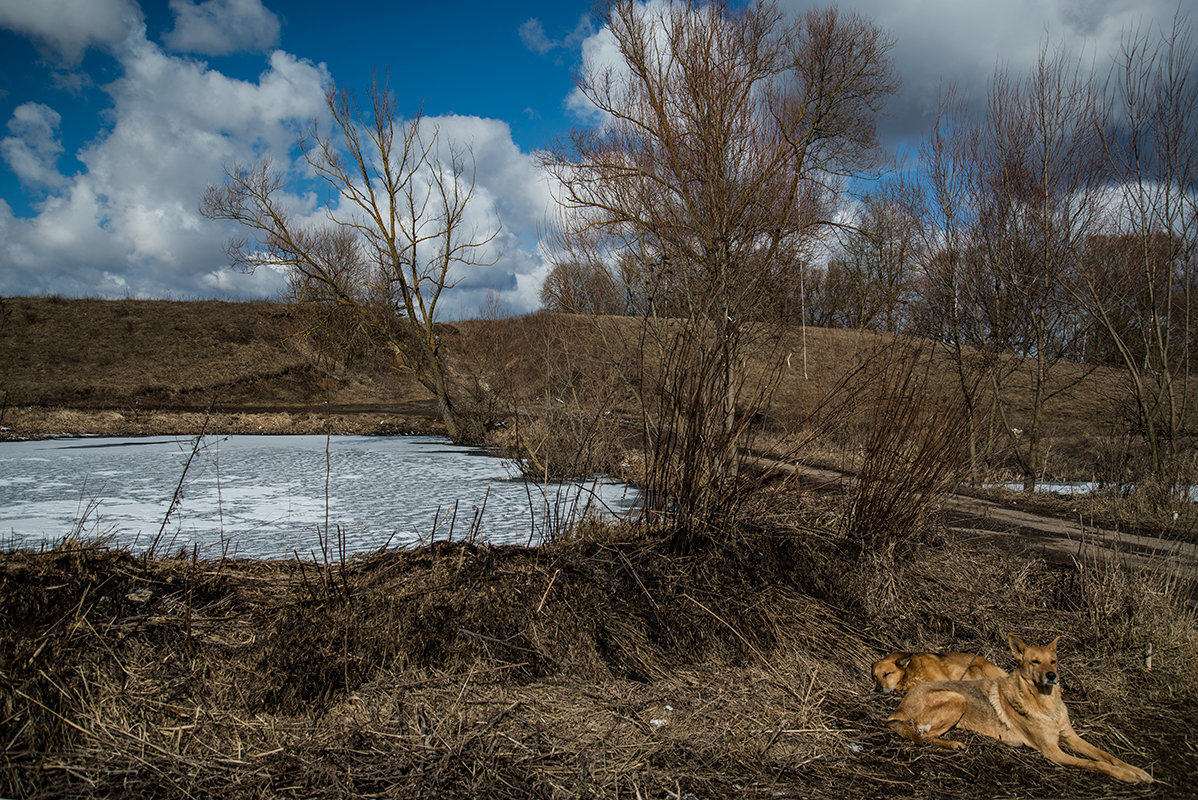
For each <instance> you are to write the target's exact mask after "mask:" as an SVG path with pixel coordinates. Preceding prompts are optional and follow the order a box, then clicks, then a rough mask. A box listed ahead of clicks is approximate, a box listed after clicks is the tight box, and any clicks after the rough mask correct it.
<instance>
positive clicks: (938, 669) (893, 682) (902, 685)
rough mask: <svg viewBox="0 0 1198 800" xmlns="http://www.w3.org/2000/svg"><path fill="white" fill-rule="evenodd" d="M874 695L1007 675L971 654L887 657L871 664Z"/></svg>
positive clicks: (922, 654) (926, 654)
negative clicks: (927, 684) (927, 685)
mask: <svg viewBox="0 0 1198 800" xmlns="http://www.w3.org/2000/svg"><path fill="white" fill-rule="evenodd" d="M873 673H874V691H875V692H885V693H887V694H889V693H891V692H905V691H907V690H908V689H910V688H911V687H912V686H914V685H915V684H917V683H923V682H925V681H976V680H979V679H981V678H1001V677H1003V676H1004V675H1006V674H1007V673H1006V672H1004V671H1003V670H1001V669H999V668H998V667H996V666H995V665H994V664H992V663H991V662H989V661H987V660H986V659H984V658H982V657H981V656H977V655H974V654H973V653H944V654H937V653H891V654H890V655H888V656H886V657H884V658H881V659H879V660H878V661H875V662H874V666H873Z"/></svg>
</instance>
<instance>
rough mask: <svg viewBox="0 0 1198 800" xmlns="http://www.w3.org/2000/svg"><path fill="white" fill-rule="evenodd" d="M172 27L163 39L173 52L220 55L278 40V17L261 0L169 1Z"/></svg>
mask: <svg viewBox="0 0 1198 800" xmlns="http://www.w3.org/2000/svg"><path fill="white" fill-rule="evenodd" d="M170 6H171V11H172V12H173V13H174V15H175V27H174V28H172V29H171V30H170V31H168V32H167V33H166V35H165V36H164V37H163V41H164V43H165V44H166V46H167V47H168V48H169V49H171V50H174V51H176V52H181V53H200V54H202V55H210V56H220V55H228V54H229V53H240V52H260V51H265V50H268V49H269V48H271V47H273V46H274V45H275V43H276V42H277V41H278V39H279V18H278V17H276V16H275V15H274V14H273V13H272V12H271V11H269V10H267V9H266V8H264V7H263V6H262V3H261V0H204V2H194V1H193V0H171V2H170Z"/></svg>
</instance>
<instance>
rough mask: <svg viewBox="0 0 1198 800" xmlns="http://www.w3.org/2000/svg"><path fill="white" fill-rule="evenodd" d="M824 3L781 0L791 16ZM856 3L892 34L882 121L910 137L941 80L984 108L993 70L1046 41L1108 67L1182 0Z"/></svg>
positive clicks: (1022, 63)
mask: <svg viewBox="0 0 1198 800" xmlns="http://www.w3.org/2000/svg"><path fill="white" fill-rule="evenodd" d="M824 5H825V4H824V3H818V2H814V0H783V7H784V9H785V10H787V11H788V12H789V13H792V14H793V13H801V12H802V11H805V10H807V9H808V8H812V7H823V6H824ZM1183 5H1184V4H1183ZM852 8H853V9H854V10H856V11H859V12H861V13H862V15H863V16H865V17H866V18H867V19H870V20H872V21H873V22H874V23H876V24H877V25H879V26H880V27H882V28H883V29H885V30H887V31H888V32H889V33H890V34H891V35H892V36H893V38H894V40H895V46H894V49H893V51H892V55H893V58H894V62H895V67H896V70H897V72H898V74H899V75H900V76H901V77H902V81H903V85H902V88H901V89H900V92H899V95H898V96H897V97H896V98H895V99H894V100H893V101H892V102H891V103H890V105H889V108H888V111H889V114H890V116H889V117H888V118H887V119H884V120H883V121H882V124H883V126H884V127H885V128H886V132H888V133H889V134H890V135H891V136H892V137H895V138H909V137H914V136H919V135H921V134H922V133H923V131H924V129H925V127H926V126H927V125H928V124H930V121H931V119H932V117H933V115H934V113H935V109H936V103H937V98H938V95H939V92H940V89H941V86H942V85H944V86H947V85H948V84H949V83H950V82H951V83H955V84H957V86H958V89H959V94H960V96H961V97H962V98H963V99H964V100H965V101H966V102H968V103H970V104H971V105H972V106H974V107H975V108H978V109H980V108H981V107H982V104H983V103H984V102H985V96H986V86H987V83H988V82H989V80H990V78H991V76H992V75H993V74H994V70H995V68H996V67H999V66H1004V67H1006V68H1008V69H1009V70H1010V71H1011V72H1012V74H1015V75H1019V74H1022V73H1023V72H1025V71H1026V70H1027V69H1028V68H1029V67H1031V65H1032V64H1033V63H1034V62H1035V61H1036V58H1037V57H1038V55H1039V53H1040V48H1041V46H1042V44H1043V43H1044V42H1045V41H1047V42H1048V43H1050V44H1053V45H1056V44H1064V45H1066V46H1067V47H1068V48H1069V50H1070V51H1071V52H1072V53H1073V54H1074V55H1075V56H1079V57H1083V58H1084V59H1085V63H1086V64H1087V65H1088V64H1089V63H1091V61H1093V63H1094V65H1095V67H1096V68H1097V69H1098V70H1099V71H1100V72H1102V73H1105V71H1106V69H1107V68H1108V67H1109V65H1110V59H1111V56H1112V55H1114V54H1115V53H1116V52H1117V51H1118V49H1119V43H1120V39H1121V37H1122V35H1123V32H1124V30H1126V29H1128V28H1131V27H1134V26H1136V25H1138V24H1140V23H1143V24H1144V25H1145V26H1152V25H1166V26H1167V24H1168V22H1169V21H1170V20H1172V18H1173V15H1174V13H1176V12H1177V10H1178V5H1177V2H1176V0H1095V1H1094V2H1081V1H1080V0H1009V1H1008V2H1002V3H963V2H960V0H920V2H918V3H915V2H894V1H893V0H857V1H856V2H854V3H853V5H852Z"/></svg>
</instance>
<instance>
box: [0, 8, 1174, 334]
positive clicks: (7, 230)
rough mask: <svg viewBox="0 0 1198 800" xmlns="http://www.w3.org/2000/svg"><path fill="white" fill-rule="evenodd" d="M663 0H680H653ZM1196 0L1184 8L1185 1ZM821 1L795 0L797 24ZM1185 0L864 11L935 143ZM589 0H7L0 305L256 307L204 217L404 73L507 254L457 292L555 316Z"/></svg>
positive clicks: (459, 305)
mask: <svg viewBox="0 0 1198 800" xmlns="http://www.w3.org/2000/svg"><path fill="white" fill-rule="evenodd" d="M654 1H655V2H659V1H661V0H654ZM1191 1H1192V0H1187V1H1186V2H1183V4H1182V10H1183V11H1185V10H1188V9H1186V6H1187V5H1188V4H1189V2H1191ZM812 5H815V4H813V3H811V2H809V1H808V0H783V2H782V7H783V9H784V10H785V11H787V12H788V13H795V12H797V11H801V10H803V9H805V8H808V7H810V6H812ZM1177 7H1178V6H1177V4H1176V2H1174V1H1173V0H1036V1H1035V2H1033V0H1004V2H1000V3H992V2H988V1H987V2H978V3H974V2H965V1H964V0H860V1H859V2H857V3H855V4H842V8H856V9H858V10H860V11H862V12H863V13H864V14H865V15H866V16H868V17H870V18H871V19H873V20H874V21H875V22H876V23H878V24H879V25H881V26H882V27H884V28H886V29H887V30H889V31H890V32H891V34H892V35H893V37H894V40H895V48H894V59H895V63H896V67H897V69H898V72H899V73H900V75H901V76H902V79H903V88H902V90H901V92H900V94H899V96H898V97H896V98H895V100H894V102H892V103H891V105H890V108H889V109H888V115H887V117H886V118H885V120H884V121H883V128H882V132H883V135H884V138H885V140H886V142H887V144H889V145H890V146H891V147H895V148H901V147H903V146H906V147H908V148H909V147H910V146H911V145H912V143H913V142H915V141H917V139H918V136H919V135H920V133H921V132H922V130H923V127H924V125H926V124H927V122H928V120H929V119H930V115H931V113H932V111H933V110H934V107H935V100H936V95H937V92H938V91H939V88H940V86H941V84H942V81H948V80H951V81H955V82H956V83H957V84H959V86H960V88H961V90H962V92H963V94H964V95H965V96H966V98H967V99H969V100H971V101H973V102H974V103H975V104H976V103H979V102H980V101H981V99H982V98H983V97H984V91H985V83H986V80H987V79H988V78H989V76H990V74H991V73H992V72H993V70H994V68H995V66H997V65H1000V64H1001V65H1006V66H1008V67H1010V68H1011V69H1012V70H1013V71H1015V72H1018V71H1019V70H1020V69H1022V67H1023V66H1025V65H1027V64H1030V63H1031V61H1032V60H1033V59H1034V58H1035V56H1036V54H1037V52H1038V50H1039V48H1040V44H1041V42H1042V41H1043V40H1044V37H1045V36H1046V35H1047V36H1049V37H1050V38H1052V39H1053V40H1054V41H1058V42H1062V43H1064V44H1066V45H1068V46H1069V47H1071V48H1073V49H1074V50H1076V51H1080V52H1084V53H1086V54H1089V55H1090V56H1092V57H1093V58H1094V59H1095V61H1096V62H1097V63H1099V64H1104V63H1106V61H1107V60H1109V57H1110V54H1111V53H1113V52H1114V50H1115V49H1116V48H1117V47H1118V43H1119V37H1120V35H1121V33H1122V31H1123V30H1124V29H1125V28H1126V27H1127V26H1128V25H1130V24H1136V23H1137V22H1138V23H1143V24H1155V23H1162V24H1163V23H1167V22H1168V21H1169V20H1170V19H1171V18H1172V16H1173V13H1174V12H1175V11H1176V9H1177ZM590 9H591V3H590V2H589V0H584V1H583V2H576V1H575V0H567V1H566V2H552V3H547V2H546V3H513V2H495V1H494V0H489V1H488V2H476V0H465V1H464V2H463V1H459V2H452V3H431V2H421V3H409V2H368V1H367V0H340V2H337V3H334V4H330V3H328V2H327V0H325V2H311V1H310V0H287V1H286V2H283V0H0V158H2V161H0V294H9V295H12V294H48V293H61V294H63V295H66V296H105V297H126V296H130V297H178V298H196V297H256V296H271V295H272V294H275V293H277V292H278V290H279V288H280V283H279V279H278V276H276V275H268V274H262V272H261V271H260V272H259V274H255V275H253V276H247V275H242V274H240V273H234V272H231V271H230V270H228V269H227V268H226V266H225V258H224V255H223V251H222V247H221V244H222V242H223V241H224V240H225V239H227V238H228V236H229V235H230V233H231V231H230V230H229V229H228V228H226V227H223V226H221V225H218V224H217V223H213V222H210V221H208V220H204V219H203V218H202V217H200V216H199V214H198V211H197V205H198V202H199V197H200V194H201V193H202V191H203V189H204V187H205V186H207V185H208V184H210V183H213V182H217V181H219V180H220V179H221V170H222V167H223V165H224V164H227V163H230V162H231V161H233V160H235V159H242V160H245V159H249V158H252V157H254V156H256V155H262V154H265V153H269V154H274V155H275V156H276V157H286V153H287V152H288V150H289V149H290V147H291V145H292V144H293V143H294V141H295V136H296V134H297V133H298V131H299V130H300V129H301V128H302V127H303V126H304V125H306V124H307V123H309V122H310V121H311V120H312V119H313V118H314V117H315V116H317V115H319V114H320V113H321V103H322V95H323V91H324V88H325V87H326V86H328V85H329V84H330V82H335V83H336V84H337V85H338V86H348V87H351V88H358V89H361V88H364V87H366V86H368V85H369V82H370V79H371V75H372V73H373V72H374V71H375V70H379V71H380V72H381V71H387V70H389V71H390V76H391V86H392V88H393V89H394V90H395V91H396V93H397V95H398V99H399V104H400V108H401V110H404V111H412V110H415V109H416V108H418V107H420V106H421V104H423V107H424V112H425V114H426V116H428V117H431V118H434V119H435V120H436V121H437V123H438V125H439V126H440V127H441V128H442V130H443V131H445V132H447V133H448V134H449V135H451V136H453V137H454V138H456V139H458V140H462V141H466V142H469V143H470V144H471V145H472V147H473V150H474V154H475V158H476V160H477V164H478V182H479V187H480V190H481V191H480V195H479V197H480V203H481V204H483V205H484V206H485V208H484V210H485V211H487V213H489V214H492V215H494V216H497V217H498V218H499V219H502V221H503V226H504V230H503V234H502V237H501V239H502V241H500V242H498V244H500V245H502V253H503V255H502V258H501V259H500V261H499V263H497V264H496V265H495V266H494V267H491V268H489V269H487V270H485V271H483V272H481V273H480V274H479V275H478V276H476V277H474V278H472V280H470V281H469V282H467V283H466V284H464V285H463V286H462V288H461V289H459V290H458V291H457V292H456V293H455V297H454V299H453V302H452V303H451V307H450V309H449V312H450V314H451V315H464V314H469V313H471V312H472V311H474V310H476V309H477V308H478V307H479V306H480V305H481V303H482V301H483V299H484V296H485V294H486V293H487V292H488V291H493V292H496V293H498V295H499V297H500V299H501V300H503V302H505V303H506V304H507V305H508V306H509V307H510V308H511V309H512V310H514V311H527V310H531V309H532V308H534V307H535V306H536V294H537V290H538V288H539V285H540V281H541V280H542V279H543V277H544V274H545V270H546V264H545V260H544V257H543V255H542V253H541V252H540V250H539V248H538V247H537V231H538V228H539V227H540V226H541V224H542V223H543V220H544V214H545V212H546V206H547V202H548V189H547V186H546V184H545V181H544V179H543V176H542V175H541V174H540V173H539V172H538V170H537V169H536V164H535V153H536V150H537V149H538V148H541V147H543V146H545V145H546V144H547V143H548V142H550V141H551V140H552V139H553V138H554V137H558V136H564V135H566V134H567V133H568V131H569V129H570V127H571V126H572V125H578V124H583V123H584V122H585V117H581V116H577V115H576V113H575V110H572V108H571V105H570V102H569V101H570V93H571V89H572V87H573V76H574V74H575V71H576V70H577V69H578V68H579V67H580V65H581V63H582V54H583V52H584V50H588V51H595V45H596V44H597V43H598V42H599V41H600V39H598V38H597V34H598V33H599V31H598V30H597V29H596V27H595V25H594V23H593V22H592V21H591V19H590V17H589V16H588V14H589V11H590Z"/></svg>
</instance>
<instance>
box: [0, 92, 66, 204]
mask: <svg viewBox="0 0 1198 800" xmlns="http://www.w3.org/2000/svg"><path fill="white" fill-rule="evenodd" d="M61 122H62V116H61V115H60V114H59V113H58V112H57V111H55V110H54V109H52V108H50V107H49V106H47V105H43V104H41V103H22V104H21V105H19V106H17V107H16V109H15V110H14V111H13V115H12V119H10V120H9V121H8V130H9V132H10V133H12V136H8V137H5V138H4V139H0V155H3V157H4V160H5V161H6V162H7V163H8V166H9V167H10V168H11V169H12V171H13V172H15V173H16V174H17V178H19V179H20V181H21V183H22V184H24V185H25V186H26V187H32V188H41V187H54V186H61V185H62V184H63V183H65V182H66V178H64V177H63V176H62V175H60V174H59V172H58V167H57V165H56V162H57V161H58V157H59V156H60V155H62V149H63V148H62V142H60V141H59V139H58V126H59V124H60V123H61Z"/></svg>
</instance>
